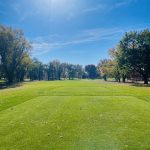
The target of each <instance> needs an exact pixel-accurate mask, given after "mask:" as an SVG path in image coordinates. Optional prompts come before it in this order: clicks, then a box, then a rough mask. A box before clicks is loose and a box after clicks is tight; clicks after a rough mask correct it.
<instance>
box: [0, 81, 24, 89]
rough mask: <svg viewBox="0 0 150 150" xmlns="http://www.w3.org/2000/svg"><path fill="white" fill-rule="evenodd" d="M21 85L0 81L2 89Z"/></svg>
mask: <svg viewBox="0 0 150 150" xmlns="http://www.w3.org/2000/svg"><path fill="white" fill-rule="evenodd" d="M20 86H22V83H13V84H8V83H7V82H2V83H0V90H2V89H9V88H17V87H20Z"/></svg>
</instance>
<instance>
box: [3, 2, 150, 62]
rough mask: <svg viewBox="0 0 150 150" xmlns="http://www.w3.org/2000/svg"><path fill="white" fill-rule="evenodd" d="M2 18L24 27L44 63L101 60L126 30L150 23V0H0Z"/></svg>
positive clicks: (147, 26)
mask: <svg viewBox="0 0 150 150" xmlns="http://www.w3.org/2000/svg"><path fill="white" fill-rule="evenodd" d="M0 23H1V24H4V25H7V26H11V27H14V28H20V29H22V30H23V31H24V33H25V36H26V37H27V38H28V39H29V40H30V41H31V42H32V44H33V51H32V57H37V58H38V59H39V60H41V61H43V62H44V63H47V62H49V61H51V60H54V59H59V60H60V61H62V62H64V61H65V62H70V63H74V64H78V63H79V64H82V65H85V64H97V63H98V61H99V60H100V59H103V58H108V57H109V56H108V49H110V48H112V47H114V46H116V44H117V43H118V42H119V40H120V38H121V37H122V36H123V34H124V33H125V32H127V31H130V30H142V29H144V28H150V0H0Z"/></svg>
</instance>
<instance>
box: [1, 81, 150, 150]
mask: <svg viewBox="0 0 150 150" xmlns="http://www.w3.org/2000/svg"><path fill="white" fill-rule="evenodd" d="M101 149H102V150H107V149H108V150H130V149H131V150H134V149H135V150H149V149H150V87H140V86H132V85H129V84H116V83H106V82H102V81H99V80H95V81H90V80H89V81H88V80H81V81H54V82H46V81H45V82H44V81H42V82H31V83H23V84H22V86H19V87H16V88H10V89H5V90H0V150H101Z"/></svg>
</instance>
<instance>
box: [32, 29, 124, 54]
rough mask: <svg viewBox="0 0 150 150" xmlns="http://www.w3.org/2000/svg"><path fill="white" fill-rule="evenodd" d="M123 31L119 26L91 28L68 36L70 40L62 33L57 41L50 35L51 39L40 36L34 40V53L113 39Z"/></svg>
mask: <svg viewBox="0 0 150 150" xmlns="http://www.w3.org/2000/svg"><path fill="white" fill-rule="evenodd" d="M121 33H123V30H120V29H118V28H113V29H91V30H85V31H82V32H80V33H78V34H76V35H74V37H73V38H72V39H70V37H68V39H69V40H68V39H65V38H64V37H63V36H60V35H57V37H59V39H60V40H57V39H56V40H55V41H52V36H50V37H49V40H47V39H48V36H47V37H38V38H36V39H34V40H33V48H34V50H33V55H41V54H44V53H48V52H50V51H52V50H55V49H62V48H64V47H68V46H73V45H78V44H86V43H92V42H95V41H102V40H111V39H112V38H113V39H114V38H117V37H118V36H119V35H120V34H121ZM55 36H56V35H55ZM61 39H62V40H61ZM64 39H65V40H64Z"/></svg>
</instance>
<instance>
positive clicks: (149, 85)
mask: <svg viewBox="0 0 150 150" xmlns="http://www.w3.org/2000/svg"><path fill="white" fill-rule="evenodd" d="M131 86H136V87H150V84H144V83H133V84H131Z"/></svg>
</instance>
